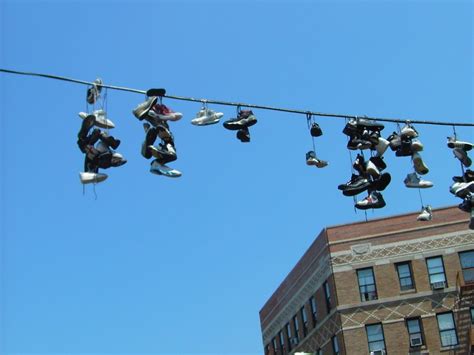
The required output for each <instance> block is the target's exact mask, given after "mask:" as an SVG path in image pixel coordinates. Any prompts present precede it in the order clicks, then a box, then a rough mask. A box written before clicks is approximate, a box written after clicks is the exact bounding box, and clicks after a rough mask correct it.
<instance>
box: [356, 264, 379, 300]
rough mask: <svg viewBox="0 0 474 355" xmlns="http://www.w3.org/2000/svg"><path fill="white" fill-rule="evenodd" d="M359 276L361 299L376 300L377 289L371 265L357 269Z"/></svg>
mask: <svg viewBox="0 0 474 355" xmlns="http://www.w3.org/2000/svg"><path fill="white" fill-rule="evenodd" d="M357 278H358V279H359V292H360V299H361V301H370V300H376V299H377V289H376V288H375V278H374V270H373V269H372V268H371V267H369V268H367V269H360V270H357Z"/></svg>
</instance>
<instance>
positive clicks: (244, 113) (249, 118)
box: [224, 110, 257, 131]
mask: <svg viewBox="0 0 474 355" xmlns="http://www.w3.org/2000/svg"><path fill="white" fill-rule="evenodd" d="M256 123H257V118H256V117H255V116H254V114H253V112H252V111H251V110H241V111H239V114H238V117H237V118H233V119H230V120H228V121H225V122H224V127H225V128H227V129H229V130H231V131H237V130H239V129H242V128H245V127H247V128H248V127H250V126H253V125H254V124H256Z"/></svg>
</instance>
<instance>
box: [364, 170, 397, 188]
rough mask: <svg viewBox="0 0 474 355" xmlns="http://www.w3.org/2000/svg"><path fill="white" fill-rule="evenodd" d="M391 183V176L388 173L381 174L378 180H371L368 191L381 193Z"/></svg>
mask: <svg viewBox="0 0 474 355" xmlns="http://www.w3.org/2000/svg"><path fill="white" fill-rule="evenodd" d="M390 181H392V176H391V175H390V174H389V173H383V174H381V175H380V177H379V178H378V179H375V180H373V181H372V182H371V183H370V187H369V191H370V190H372V191H373V190H376V191H383V190H385V188H386V187H387V186H388V185H389V184H390Z"/></svg>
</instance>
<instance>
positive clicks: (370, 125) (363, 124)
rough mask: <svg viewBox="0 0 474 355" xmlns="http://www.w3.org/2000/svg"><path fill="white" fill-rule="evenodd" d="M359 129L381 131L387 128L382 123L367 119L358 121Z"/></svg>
mask: <svg viewBox="0 0 474 355" xmlns="http://www.w3.org/2000/svg"><path fill="white" fill-rule="evenodd" d="M356 122H357V123H356V124H357V127H359V129H362V130H364V129H369V130H371V131H381V130H383V129H384V128H385V126H384V125H383V124H381V123H378V122H377V121H374V120H368V119H365V118H358V119H357V121H356Z"/></svg>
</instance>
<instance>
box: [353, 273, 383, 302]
mask: <svg viewBox="0 0 474 355" xmlns="http://www.w3.org/2000/svg"><path fill="white" fill-rule="evenodd" d="M367 270H370V271H371V273H372V279H373V280H374V283H373V284H364V285H361V283H360V281H361V278H360V274H359V273H361V272H363V271H367ZM356 274H357V283H358V285H359V296H360V300H361V302H368V301H373V300H377V299H378V298H379V297H378V293H377V283H376V280H375V273H374V268H373V267H365V268H362V269H357V270H356ZM367 286H373V287H374V290H373V291H366V292H362V288H363V287H365V288H367ZM369 292H373V295H375V298H370V297H369V296H368V295H369ZM365 295H367V297H368V298H365Z"/></svg>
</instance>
